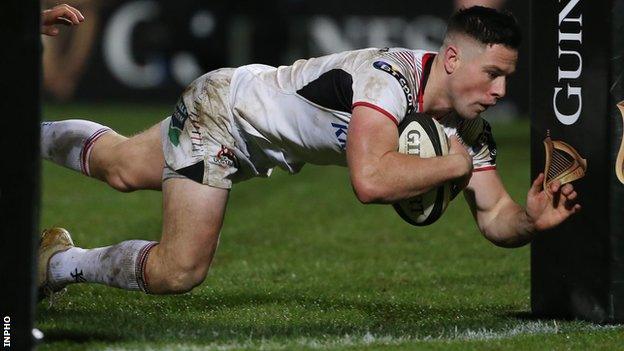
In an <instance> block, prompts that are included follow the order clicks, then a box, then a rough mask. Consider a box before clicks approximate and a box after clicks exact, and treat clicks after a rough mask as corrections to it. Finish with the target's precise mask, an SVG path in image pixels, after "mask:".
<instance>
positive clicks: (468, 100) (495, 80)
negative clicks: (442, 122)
mask: <svg viewBox="0 0 624 351" xmlns="http://www.w3.org/2000/svg"><path fill="white" fill-rule="evenodd" d="M462 51H463V53H462ZM459 57H460V59H459V64H458V65H457V68H456V70H455V71H454V72H453V73H454V74H453V76H454V77H453V79H452V80H451V87H450V88H451V89H450V91H451V98H452V99H451V100H452V101H453V105H454V106H453V109H454V110H455V111H456V112H457V113H458V114H459V115H460V116H461V117H464V118H469V119H470V118H476V117H478V116H479V114H481V112H483V111H485V110H487V109H488V108H489V107H490V106H493V105H495V104H496V102H497V101H498V100H499V99H501V98H503V96H505V92H506V85H507V77H508V76H509V75H511V74H512V73H513V72H514V71H515V69H516V61H517V60H518V51H517V50H515V49H511V48H509V47H507V46H504V45H500V44H494V45H481V44H478V43H470V44H469V45H467V46H464V47H463V48H461V49H460V55H459Z"/></svg>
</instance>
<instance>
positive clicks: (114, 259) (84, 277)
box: [49, 240, 157, 292]
mask: <svg viewBox="0 0 624 351" xmlns="http://www.w3.org/2000/svg"><path fill="white" fill-rule="evenodd" d="M156 244H157V242H154V241H145V240H128V241H124V242H121V243H119V244H117V245H113V246H107V247H101V248H97V249H91V250H85V249H81V248H79V247H72V248H71V249H69V250H67V251H63V252H59V253H57V254H54V255H53V256H52V257H51V258H50V265H49V280H50V283H51V284H52V285H53V286H56V287H63V286H65V285H67V284H71V283H82V282H89V283H100V284H105V285H108V286H113V287H117V288H121V289H126V290H141V291H143V292H148V290H147V283H146V281H145V278H144V270H145V264H146V262H147V256H148V254H149V251H150V249H151V248H152V247H154V246H155V245H156Z"/></svg>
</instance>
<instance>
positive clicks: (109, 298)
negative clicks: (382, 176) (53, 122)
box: [36, 104, 624, 350]
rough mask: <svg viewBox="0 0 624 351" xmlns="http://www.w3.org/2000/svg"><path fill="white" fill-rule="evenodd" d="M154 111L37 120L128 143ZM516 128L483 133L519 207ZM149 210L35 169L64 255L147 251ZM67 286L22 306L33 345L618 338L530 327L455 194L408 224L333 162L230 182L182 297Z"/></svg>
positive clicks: (522, 153)
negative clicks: (363, 200)
mask: <svg viewBox="0 0 624 351" xmlns="http://www.w3.org/2000/svg"><path fill="white" fill-rule="evenodd" d="M169 110H170V108H169V107H146V106H142V105H141V106H138V105H96V104H91V105H71V106H64V107H60V106H47V107H46V108H45V110H44V111H45V116H46V118H48V119H64V118H70V117H71V118H79V117H83V118H89V119H92V120H96V121H100V122H101V123H104V124H106V125H109V126H111V127H113V128H115V129H117V130H118V131H120V132H122V133H125V134H132V133H136V132H138V131H140V130H142V129H145V128H147V127H148V126H150V125H152V124H154V123H156V122H157V121H158V120H159V119H160V118H161V117H163V116H165V115H167V114H168V113H169ZM528 131H529V125H528V123H527V122H524V121H522V122H513V123H510V124H505V125H495V127H494V133H495V135H496V138H497V142H498V150H499V156H498V165H499V170H500V174H501V176H502V178H503V181H504V182H505V184H506V185H507V188H508V190H509V192H510V193H511V195H512V196H513V197H514V199H516V200H517V201H519V202H520V203H523V202H524V197H525V192H526V189H527V188H528V185H529V179H528V177H529V174H528V170H529V151H528V145H529V143H528ZM161 204H162V203H161V196H160V193H159V192H154V191H146V192H135V193H131V194H121V193H117V192H115V191H113V190H111V189H109V188H107V186H105V185H104V184H101V183H99V182H97V181H95V180H91V179H87V178H86V177H82V176H80V175H78V174H75V173H73V172H71V171H68V170H65V169H63V168H60V167H58V166H55V165H52V164H50V163H47V162H46V163H44V167H43V204H42V218H41V227H50V226H63V227H66V228H68V229H69V230H70V231H71V232H72V234H73V237H74V239H75V241H76V243H77V244H78V245H79V246H83V247H87V248H90V247H98V246H105V245H111V244H114V243H117V242H119V241H123V240H128V239H136V238H140V239H152V240H158V238H159V234H160V225H161V213H160V212H161ZM68 290H69V291H68V293H67V294H65V295H64V296H63V297H61V298H60V299H59V300H58V301H56V303H55V304H54V305H52V306H49V305H48V304H47V303H46V302H41V303H40V304H39V305H38V310H37V323H36V325H37V327H38V328H40V329H41V330H42V331H43V332H44V333H45V335H46V342H45V343H44V344H43V345H42V346H41V347H40V350H83V349H94V350H126V349H142V350H203V349H219V350H235V349H250V350H251V349H288V350H291V349H302V350H303V349H331V350H356V349H370V350H412V349H415V348H416V349H431V350H437V349H444V350H447V349H450V350H466V349H478V350H484V349H496V350H498V349H503V348H504V349H518V350H523V349H529V348H530V349H579V350H586V349H590V348H591V349H605V350H610V349H617V348H619V347H621V345H622V343H623V342H624V333H623V332H622V331H623V330H622V328H620V327H613V326H611V327H609V326H607V327H600V326H595V325H592V324H589V323H585V322H580V321H555V320H535V319H533V318H531V317H530V315H529V313H528V311H529V303H530V301H529V250H528V248H527V247H525V248H520V249H515V250H506V249H500V248H496V247H494V246H493V245H491V244H489V243H488V242H487V241H486V240H485V239H483V238H482V237H481V235H480V234H479V232H478V230H477V228H476V226H475V225H474V221H473V219H472V217H471V215H470V213H469V211H468V208H467V207H466V205H465V203H464V201H463V200H462V199H461V197H460V198H459V199H458V200H456V201H455V202H453V203H452V205H451V206H450V208H449V209H448V210H447V212H446V213H445V215H444V216H443V218H442V219H441V220H440V221H439V222H438V223H435V224H434V225H431V226H428V227H424V228H415V227H412V226H410V225H408V224H406V223H404V222H403V221H402V220H401V219H400V218H399V217H398V215H396V214H395V213H394V211H393V210H392V208H391V207H390V206H379V205H372V206H363V205H361V204H359V203H358V202H357V200H356V199H355V197H354V196H353V193H352V191H351V187H350V184H349V179H348V174H347V172H346V169H343V168H339V167H314V166H306V168H304V170H303V171H302V172H301V173H300V174H298V175H297V176H290V175H288V174H286V173H284V172H276V173H275V174H274V175H273V176H272V177H271V178H270V179H268V180H266V179H257V180H251V181H248V182H245V183H242V184H237V185H235V187H234V189H233V190H232V192H231V198H230V203H229V208H228V212H227V215H226V219H225V225H224V229H223V231H222V234H221V242H220V247H219V249H218V252H217V255H216V258H215V261H214V263H213V266H212V268H211V271H210V274H209V276H208V278H207V279H206V281H205V282H204V283H203V284H202V285H201V286H199V287H198V288H196V289H195V290H193V291H192V292H191V293H189V294H184V295H180V296H146V295H143V294H140V293H136V292H125V291H122V290H117V289H112V288H108V287H104V286H100V285H73V286H70V287H69V289H68Z"/></svg>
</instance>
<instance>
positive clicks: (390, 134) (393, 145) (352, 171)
mask: <svg viewBox="0 0 624 351" xmlns="http://www.w3.org/2000/svg"><path fill="white" fill-rule="evenodd" d="M398 140H399V134H398V129H397V126H396V124H395V123H394V122H393V121H392V120H390V119H389V118H388V117H387V116H385V115H384V113H382V112H380V111H378V110H376V109H374V108H370V107H367V106H356V107H354V108H353V114H352V116H351V122H350V123H349V130H348V136H347V150H346V151H347V163H348V165H349V175H350V177H351V184H352V185H353V189H354V191H355V194H356V196H357V197H358V199H359V200H360V201H362V202H364V203H368V202H370V201H369V200H370V199H371V198H373V197H374V195H373V194H374V193H375V192H376V190H375V189H373V188H374V186H375V184H371V179H375V176H376V175H377V172H378V171H379V169H378V167H377V166H378V165H379V160H380V159H381V158H382V157H383V155H384V154H386V153H388V152H392V151H396V150H397V148H398Z"/></svg>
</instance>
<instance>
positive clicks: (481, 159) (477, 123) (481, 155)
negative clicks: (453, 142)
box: [457, 117, 496, 172]
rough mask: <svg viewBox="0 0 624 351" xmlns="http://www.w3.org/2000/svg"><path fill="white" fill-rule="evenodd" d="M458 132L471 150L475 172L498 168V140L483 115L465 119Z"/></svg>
mask: <svg viewBox="0 0 624 351" xmlns="http://www.w3.org/2000/svg"><path fill="white" fill-rule="evenodd" d="M457 133H458V134H459V136H460V138H461V140H462V142H463V143H464V145H466V146H467V147H468V149H469V150H470V154H471V156H472V165H473V167H474V171H475V172H479V171H486V170H490V169H496V142H495V141H494V136H493V135H492V128H491V127H490V124H489V123H488V122H487V121H486V120H484V119H483V118H481V117H479V118H477V119H473V120H463V121H462V123H461V124H460V125H459V126H458V128H457Z"/></svg>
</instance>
